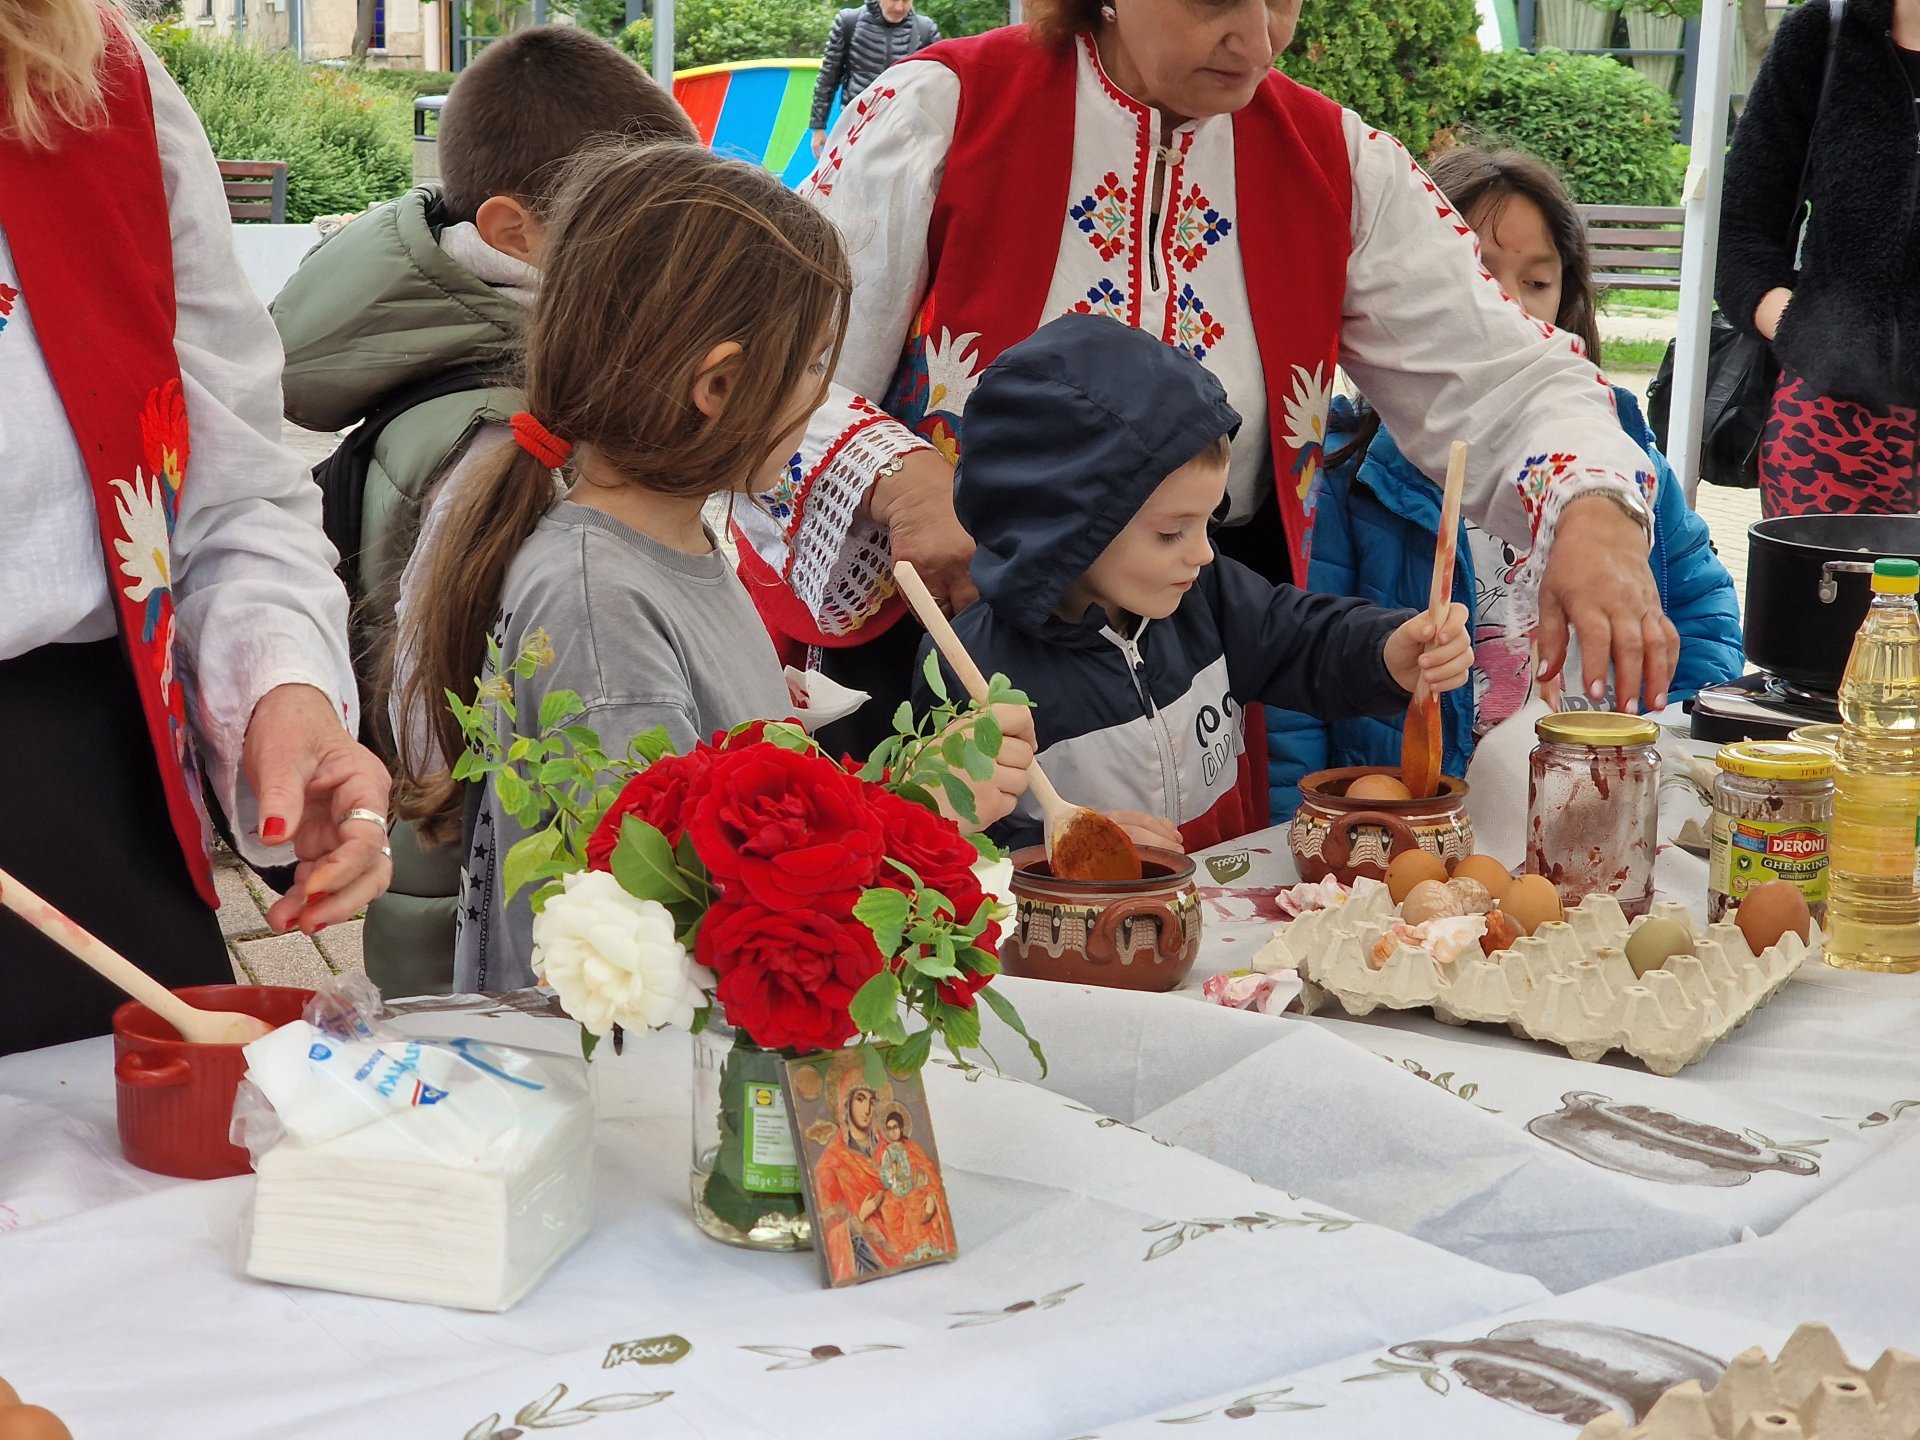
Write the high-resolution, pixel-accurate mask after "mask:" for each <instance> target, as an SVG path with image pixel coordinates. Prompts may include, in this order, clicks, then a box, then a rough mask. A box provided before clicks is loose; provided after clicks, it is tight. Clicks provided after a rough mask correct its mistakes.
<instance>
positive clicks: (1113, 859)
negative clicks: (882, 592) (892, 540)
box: [893, 560, 1146, 880]
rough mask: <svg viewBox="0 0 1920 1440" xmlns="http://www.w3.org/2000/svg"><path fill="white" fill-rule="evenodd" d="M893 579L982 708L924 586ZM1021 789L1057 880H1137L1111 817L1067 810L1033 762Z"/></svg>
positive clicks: (1132, 854)
mask: <svg viewBox="0 0 1920 1440" xmlns="http://www.w3.org/2000/svg"><path fill="white" fill-rule="evenodd" d="M893 578H894V579H895V580H896V581H898V582H899V585H900V590H901V593H902V594H904V595H905V596H906V597H907V603H908V604H909V605H911V606H912V607H913V613H914V614H915V615H918V616H919V617H920V623H921V624H922V625H924V626H926V627H927V633H928V634H929V635H931V636H932V637H933V643H934V644H935V645H937V646H938V647H939V649H940V653H941V655H942V656H944V657H945V659H946V662H947V664H949V665H951V666H952V667H953V673H954V674H956V675H958V676H959V677H960V683H961V684H962V685H964V686H966V687H967V693H968V694H969V695H971V696H972V697H973V698H974V699H975V700H977V701H978V702H979V703H980V704H982V705H984V704H986V703H987V693H988V692H987V677H986V676H984V675H982V674H981V673H980V667H979V666H978V665H976V664H974V663H973V657H972V656H971V655H969V654H968V653H967V647H966V646H965V645H963V644H961V643H960V637H959V636H958V635H956V634H954V632H953V626H952V625H951V624H949V623H948V621H947V617H946V616H945V615H943V614H941V613H940V607H939V606H938V605H937V604H935V603H934V599H933V596H932V594H931V593H930V592H929V591H928V590H927V586H926V582H925V581H923V580H922V579H921V578H920V573H919V571H917V570H915V569H914V568H913V565H912V564H911V563H910V562H908V561H906V560H900V561H897V562H895V564H894V567H893ZM1027 787H1028V788H1029V789H1030V790H1032V791H1033V798H1034V799H1036V800H1038V801H1039V802H1040V814H1041V817H1042V819H1041V823H1042V824H1043V825H1044V826H1045V835H1046V845H1047V865H1048V866H1049V868H1051V869H1052V871H1053V873H1054V874H1055V875H1056V876H1058V877H1059V878H1060V879H1062V880H1138V879H1140V878H1141V877H1142V876H1143V875H1144V874H1145V873H1146V871H1145V870H1144V869H1143V868H1142V867H1141V864H1140V852H1139V851H1138V850H1136V849H1135V848H1134V844H1133V840H1132V839H1131V838H1130V837H1129V836H1128V834H1127V832H1126V831H1125V830H1122V829H1121V828H1120V826H1119V824H1118V823H1117V822H1115V821H1114V820H1113V819H1112V817H1110V816H1107V815H1102V814H1101V813H1100V812H1099V811H1098V810H1089V809H1088V808H1087V807H1086V806H1084V805H1073V804H1069V803H1068V802H1067V801H1065V800H1063V799H1061V798H1060V792H1059V791H1058V790H1056V789H1054V788H1053V782H1052V781H1051V780H1049V779H1047V776H1046V772H1045V771H1043V770H1042V769H1041V768H1040V762H1039V761H1038V760H1036V761H1034V762H1033V765H1032V766H1031V767H1030V768H1029V769H1028V771H1027Z"/></svg>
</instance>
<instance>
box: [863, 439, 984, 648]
mask: <svg viewBox="0 0 1920 1440" xmlns="http://www.w3.org/2000/svg"><path fill="white" fill-rule="evenodd" d="M868 511H869V513H870V514H871V515H872V516H873V519H874V522H875V523H876V524H879V525H884V526H886V527H887V531H888V543H889V544H890V545H891V547H892V549H893V558H894V559H895V560H911V561H912V562H913V567H914V569H916V570H918V571H919V572H920V578H921V579H922V580H924V581H926V582H927V589H929V590H931V591H932V592H933V598H934V599H935V600H937V601H939V602H940V608H941V609H942V610H944V611H946V612H947V614H949V615H958V614H959V613H960V612H961V611H962V610H964V609H966V608H967V606H969V605H971V604H972V603H973V602H974V601H976V600H978V599H979V598H980V592H979V591H978V590H976V589H974V588H973V580H972V578H971V577H970V576H969V575H968V574H967V566H968V565H969V564H971V563H972V561H973V537H972V536H971V535H969V534H967V532H966V531H965V530H964V529H963V528H961V525H960V521H959V518H958V517H957V516H955V515H954V513H953V467H952V466H951V465H949V464H948V463H947V462H946V461H945V460H943V459H942V458H941V457H940V453H939V451H937V450H915V451H914V452H913V453H912V454H910V455H908V456H906V457H905V458H904V459H903V461H902V463H901V467H900V469H899V471H898V472H897V473H895V474H892V475H884V476H882V477H881V478H880V479H879V480H878V481H876V482H875V483H874V487H873V491H872V493H871V495H870V496H869V498H868Z"/></svg>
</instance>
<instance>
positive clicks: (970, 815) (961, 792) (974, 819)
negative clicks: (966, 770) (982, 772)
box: [940, 773, 980, 825]
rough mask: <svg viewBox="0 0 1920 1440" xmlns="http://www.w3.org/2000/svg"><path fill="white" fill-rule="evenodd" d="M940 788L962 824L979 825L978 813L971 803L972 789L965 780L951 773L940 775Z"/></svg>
mask: <svg viewBox="0 0 1920 1440" xmlns="http://www.w3.org/2000/svg"><path fill="white" fill-rule="evenodd" d="M940 788H941V789H942V790H944V791H946V792H947V803H948V804H949V805H951V806H952V807H953V813H954V814H955V815H957V816H958V817H959V818H960V819H961V821H962V822H964V823H965V824H968V825H978V824H979V823H980V811H979V809H978V808H977V807H976V806H975V805H974V803H973V787H972V786H971V785H969V784H967V782H966V780H965V779H963V778H962V777H961V776H958V775H954V774H951V773H949V774H946V775H942V776H941V777H940Z"/></svg>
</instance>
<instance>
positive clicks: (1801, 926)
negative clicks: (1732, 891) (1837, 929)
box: [1733, 880, 1813, 955]
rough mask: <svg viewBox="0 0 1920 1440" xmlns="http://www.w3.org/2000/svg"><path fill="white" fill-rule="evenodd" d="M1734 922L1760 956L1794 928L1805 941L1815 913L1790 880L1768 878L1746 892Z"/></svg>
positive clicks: (1797, 887) (1754, 951)
mask: <svg viewBox="0 0 1920 1440" xmlns="http://www.w3.org/2000/svg"><path fill="white" fill-rule="evenodd" d="M1733 921H1734V924H1736V925H1738V926H1739V927H1740V933H1741V934H1742V935H1744V936H1746V937H1747V944H1748V946H1749V947H1751V949H1752V950H1753V953H1754V954H1756V955H1758V954H1759V953H1760V952H1761V951H1762V950H1764V949H1766V948H1767V947H1768V946H1769V945H1777V944H1779V943H1780V937H1781V936H1782V935H1784V934H1786V933H1787V931H1789V930H1791V931H1793V933H1794V934H1796V935H1798V936H1799V937H1800V938H1801V939H1802V940H1805V939H1806V938H1807V936H1808V935H1809V934H1810V933H1811V930H1812V925H1813V916H1812V915H1811V914H1810V913H1809V912H1808V910H1807V897H1806V896H1805V895H1802V894H1801V893H1800V887H1799V886H1798V885H1795V884H1794V883H1793V882H1792V881H1791V880H1769V881H1768V882H1767V883H1766V884H1764V885H1756V886H1754V887H1753V889H1751V890H1749V891H1748V892H1747V898H1746V899H1744V900H1742V901H1741V902H1740V908H1739V909H1738V910H1737V911H1735V912H1734V917H1733Z"/></svg>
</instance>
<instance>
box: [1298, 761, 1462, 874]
mask: <svg viewBox="0 0 1920 1440" xmlns="http://www.w3.org/2000/svg"><path fill="white" fill-rule="evenodd" d="M1362 775H1391V776H1392V777H1393V778H1394V779H1396V780H1398V779H1399V778H1400V770H1399V767H1397V766H1395V767H1392V768H1388V767H1386V766H1381V765H1348V766H1345V767H1343V768H1341V769H1338V770H1316V771H1315V772H1314V773H1313V774H1311V775H1309V776H1307V777H1306V778H1305V779H1303V780H1302V781H1301V782H1300V808H1299V810H1297V811H1296V812H1295V813H1294V817H1293V827H1292V829H1291V830H1290V831H1289V832H1288V834H1287V845H1288V848H1289V849H1291V850H1292V852H1293V863H1294V866H1295V868H1296V869H1298V870H1299V872H1300V878H1301V879H1302V880H1324V879H1326V878H1327V877H1328V876H1329V875H1331V876H1332V877H1333V878H1334V879H1336V880H1338V881H1339V882H1340V883H1341V884H1342V885H1351V884H1352V883H1353V882H1354V881H1355V880H1357V879H1361V878H1365V879H1368V880H1384V879H1385V878H1386V874H1387V866H1388V865H1390V864H1391V863H1392V862H1393V861H1394V860H1396V859H1398V858H1399V857H1400V856H1401V855H1404V854H1405V853H1406V852H1407V851H1409V850H1424V851H1426V852H1427V853H1428V854H1429V855H1432V856H1435V857H1436V858H1438V859H1440V860H1443V861H1445V862H1446V863H1447V864H1449V865H1451V864H1452V863H1453V862H1454V861H1456V860H1464V859H1465V858H1466V857H1467V856H1469V855H1471V854H1472V853H1473V822H1472V821H1471V820H1469V819H1468V818H1467V782H1466V781H1464V780H1457V779H1455V778H1454V777H1453V776H1451V775H1443V776H1441V777H1440V793H1439V794H1438V795H1436V796H1434V797H1432V798H1431V799H1426V800H1349V799H1348V798H1347V787H1348V786H1350V785H1351V784H1353V782H1354V781H1356V780H1358V779H1359V778H1360V777H1361V776H1362Z"/></svg>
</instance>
